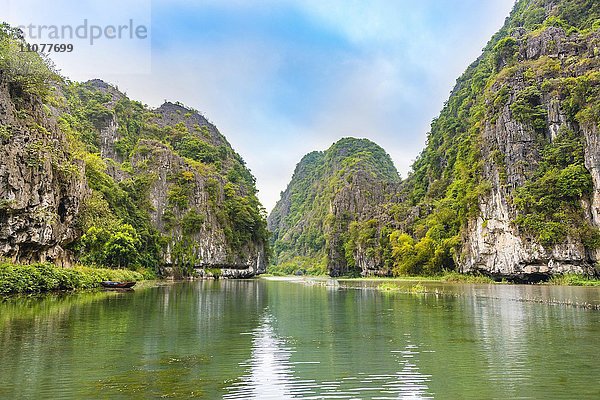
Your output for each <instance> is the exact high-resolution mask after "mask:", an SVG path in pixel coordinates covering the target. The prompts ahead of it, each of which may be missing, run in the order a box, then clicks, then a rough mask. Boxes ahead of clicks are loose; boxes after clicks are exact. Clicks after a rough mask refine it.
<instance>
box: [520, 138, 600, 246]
mask: <svg viewBox="0 0 600 400" xmlns="http://www.w3.org/2000/svg"><path fill="white" fill-rule="evenodd" d="M592 187H593V186H592V178H591V176H590V173H589V172H588V170H587V169H586V168H585V165H584V151H583V143H582V140H581V138H579V137H577V136H576V135H575V134H574V133H573V132H572V131H570V130H563V132H562V133H561V134H560V135H559V136H558V137H557V138H556V139H555V140H554V141H553V142H552V143H548V144H547V145H546V146H545V148H544V149H543V151H542V161H541V163H540V165H539V167H538V169H537V171H536V174H535V176H534V177H533V178H532V179H531V180H530V181H529V182H527V183H526V184H525V185H524V186H523V187H521V188H519V189H518V190H517V191H516V193H515V198H514V203H515V205H516V206H517V208H518V209H519V210H520V211H521V213H520V214H519V216H518V217H517V220H516V223H517V224H518V225H519V226H520V227H521V228H523V229H524V230H525V231H526V232H529V233H531V234H533V235H534V236H535V237H536V239H537V240H538V241H539V242H540V243H541V244H542V245H544V246H552V245H554V244H556V243H560V242H562V241H564V240H565V239H566V238H567V236H568V235H569V236H572V237H577V238H579V239H581V240H582V241H583V243H585V244H586V245H587V246H589V247H593V248H596V247H599V246H600V232H599V231H598V229H597V228H594V227H592V226H591V225H590V224H589V222H586V218H585V216H584V214H583V209H582V208H581V200H582V198H587V197H589V195H590V194H591V192H592Z"/></svg>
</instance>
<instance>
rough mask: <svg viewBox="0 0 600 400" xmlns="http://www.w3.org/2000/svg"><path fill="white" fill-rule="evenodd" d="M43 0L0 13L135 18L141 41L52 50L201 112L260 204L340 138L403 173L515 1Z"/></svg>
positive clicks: (8, 5) (71, 62)
mask: <svg viewBox="0 0 600 400" xmlns="http://www.w3.org/2000/svg"><path fill="white" fill-rule="evenodd" d="M46 1H47V0H0V19H3V20H8V21H9V22H11V23H13V24H22V25H27V24H30V23H34V24H36V26H41V25H52V24H54V25H65V24H70V25H72V26H74V27H75V26H79V25H81V24H83V21H84V20H87V21H88V25H93V24H95V25H97V26H99V27H101V28H102V29H104V28H106V27H107V26H109V25H110V26H112V25H115V26H118V25H120V24H123V25H125V24H128V22H129V21H130V20H131V21H132V22H133V23H132V25H131V26H133V27H134V28H135V26H138V25H143V26H145V27H147V28H148V29H147V30H148V33H147V35H146V37H143V38H140V37H137V38H136V37H129V36H127V35H126V34H125V35H123V36H122V37H121V38H108V37H102V38H98V39H97V40H95V42H94V43H93V44H92V45H90V43H89V39H90V38H89V37H87V38H85V39H78V38H74V39H73V38H68V40H62V42H63V43H69V42H72V43H74V50H73V52H71V53H62V54H58V53H55V54H52V55H51V58H52V59H53V60H54V62H55V63H56V65H57V67H58V68H59V69H60V70H61V73H62V74H63V75H65V76H67V77H68V78H70V79H72V80H77V81H85V80H88V79H92V78H101V79H103V80H105V81H108V82H110V83H113V84H115V85H117V86H118V88H119V89H120V90H121V91H123V92H125V93H127V94H128V95H129V96H130V97H131V98H133V99H135V100H139V101H141V102H143V103H145V104H148V105H149V106H150V107H158V106H159V105H160V104H162V103H163V102H164V101H165V100H168V101H173V102H175V101H180V102H182V103H184V104H185V105H187V106H190V107H193V108H195V109H197V110H200V111H201V112H202V113H203V114H204V115H205V116H206V117H207V118H208V119H209V120H210V121H211V122H213V123H214V124H215V125H216V126H217V127H218V128H219V130H220V131H221V133H222V134H224V135H225V136H226V137H227V139H228V140H229V142H230V143H231V144H232V146H233V148H234V149H235V150H236V151H237V152H238V153H240V154H241V155H242V157H243V158H244V160H245V161H246V163H247V166H248V167H249V168H250V170H251V171H252V173H253V174H254V176H255V177H256V180H257V187H258V189H259V194H258V195H259V198H260V200H261V202H262V203H263V205H264V206H265V208H266V209H267V210H270V209H272V207H273V206H274V205H275V202H276V201H277V200H278V199H279V196H280V192H281V191H283V190H284V189H285V188H286V185H287V184H288V182H289V180H290V178H291V176H292V173H293V171H294V168H295V166H296V164H297V163H298V161H299V160H300V159H301V158H302V156H303V155H305V154H306V153H308V152H310V151H313V150H325V149H327V148H328V147H329V146H330V145H331V144H332V143H334V142H335V141H337V140H339V139H340V138H342V137H348V136H353V137H364V138H368V139H371V140H373V141H374V142H376V143H377V144H379V145H380V146H382V147H383V148H384V149H385V150H386V151H387V152H388V153H389V154H390V156H391V157H392V159H393V160H394V163H395V165H396V167H397V168H398V170H399V172H400V174H401V176H403V177H406V176H407V174H408V172H409V171H410V166H411V164H412V162H413V161H414V160H415V158H416V157H417V156H418V154H419V153H420V151H421V150H422V149H423V147H424V146H425V142H426V137H427V132H428V130H429V126H430V123H431V121H432V119H433V118H435V117H436V116H437V115H438V114H439V112H440V110H441V108H442V107H443V104H444V102H445V101H446V100H447V98H448V96H449V93H450V91H451V89H452V87H453V86H454V82H455V81H456V79H457V78H458V77H459V75H460V74H461V73H462V72H463V71H464V70H465V69H466V67H467V66H468V65H469V64H470V63H471V62H473V61H474V60H475V59H476V58H477V57H478V56H479V54H480V53H481V49H482V48H483V47H484V46H485V44H486V43H487V41H488V40H489V39H490V37H491V36H492V35H493V34H494V33H495V32H496V31H497V30H498V29H499V28H500V27H501V25H502V23H503V21H504V19H505V17H506V16H508V14H509V12H510V10H511V8H512V5H513V3H514V0H371V1H367V0H197V1H191V0H154V1H150V0H128V1H126V2H125V1H122V0H119V1H116V0H102V1H98V0H92V1H84V2H71V1H67V0H54V1H53V2H52V4H53V6H52V7H48V6H47V2H46ZM131 30H132V31H133V30H134V29H131ZM111 32H112V31H111ZM125 33H127V30H125ZM46 35H48V33H47V32H46ZM89 36H91V34H90V35H89ZM62 39H64V38H62ZM46 41H48V40H46ZM55 41H56V40H55ZM57 42H61V41H60V40H58V41H57Z"/></svg>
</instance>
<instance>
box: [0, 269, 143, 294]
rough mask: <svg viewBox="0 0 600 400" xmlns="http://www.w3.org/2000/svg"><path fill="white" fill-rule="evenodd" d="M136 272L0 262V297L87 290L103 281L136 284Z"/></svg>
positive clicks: (137, 279)
mask: <svg viewBox="0 0 600 400" xmlns="http://www.w3.org/2000/svg"><path fill="white" fill-rule="evenodd" d="M143 279H144V275H143V274H142V273H140V272H136V271H128V270H118V269H100V268H89V267H81V266H78V267H74V268H62V267H58V266H56V265H53V264H50V263H39V264H30V265H17V264H11V263H6V262H4V263H0V295H8V294H17V293H41V292H48V291H54V290H75V289H91V288H95V287H99V286H100V283H101V282H103V281H111V280H112V281H139V280H143Z"/></svg>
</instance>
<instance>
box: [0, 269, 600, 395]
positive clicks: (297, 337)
mask: <svg viewBox="0 0 600 400" xmlns="http://www.w3.org/2000/svg"><path fill="white" fill-rule="evenodd" d="M359 285H360V286H367V285H366V284H365V283H359ZM425 285H428V284H425ZM343 286H344V285H342V287H338V286H333V285H330V286H318V285H314V286H305V285H301V284H297V283H290V282H274V281H263V280H251V281H216V282H215V281H208V282H189V283H179V284H174V285H168V286H161V287H155V288H148V289H145V290H139V291H135V292H131V293H121V294H106V293H82V294H78V295H70V296H47V297H41V298H37V299H31V298H19V299H11V300H9V301H4V302H2V303H0V328H1V329H0V347H1V350H2V351H1V352H0V399H4V398H6V399H13V398H25V399H39V398H42V399H56V398H111V399H121V398H122V399H129V398H161V397H164V398H206V399H215V398H227V399H250V398H254V399H265V398H273V399H286V398H306V399H329V398H339V399H344V398H378V399H430V398H440V399H513V398H523V399H524V398H536V399H537V398H540V399H546V398H565V399H570V398H577V399H597V398H600V381H599V380H598V379H597V377H598V375H599V374H600V365H599V364H598V362H597V360H598V358H599V357H600V346H598V345H599V344H600V343H599V342H598V338H600V312H598V311H595V310H590V309H585V308H579V307H571V306H564V305H560V304H569V301H571V300H574V299H575V300H576V301H577V302H581V303H587V304H600V291H598V290H597V289H596V290H595V291H593V290H589V289H587V288H552V287H539V286H535V287H532V286H489V285H441V284H437V283H436V284H432V287H435V288H437V289H439V290H438V294H436V295H428V294H414V293H413V294H405V293H382V292H379V291H377V290H367V289H368V288H366V287H363V288H362V290H356V289H349V288H344V287H343ZM440 293H443V294H440ZM532 300H533V301H532ZM544 302H548V303H550V304H555V305H547V304H545V303H544Z"/></svg>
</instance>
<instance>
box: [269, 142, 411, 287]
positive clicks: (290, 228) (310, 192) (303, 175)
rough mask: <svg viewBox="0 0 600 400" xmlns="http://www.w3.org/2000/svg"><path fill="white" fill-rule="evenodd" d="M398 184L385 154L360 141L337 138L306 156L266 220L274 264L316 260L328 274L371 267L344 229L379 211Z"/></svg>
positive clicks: (306, 265) (308, 264)
mask: <svg viewBox="0 0 600 400" xmlns="http://www.w3.org/2000/svg"><path fill="white" fill-rule="evenodd" d="M399 182H400V178H399V176H398V172H397V171H396V169H395V167H394V165H393V163H392V161H391V159H390V157H389V155H388V154H386V153H385V151H384V150H383V149H381V148H380V147H379V146H377V145H376V144H375V143H373V142H370V141H369V140H366V139H354V138H345V139H341V140H340V141H338V142H336V143H334V144H333V145H332V146H331V147H330V148H329V149H328V150H326V151H324V152H312V153H309V154H307V155H306V156H305V157H304V158H303V159H302V160H301V161H300V163H298V165H297V166H296V170H295V171H294V175H293V176H292V179H291V181H290V183H289V185H288V187H287V189H286V190H285V191H284V192H283V193H282V196H281V199H280V200H279V201H278V202H277V204H276V206H275V208H274V209H273V211H272V212H271V214H270V215H269V218H268V227H269V229H270V230H271V232H272V235H273V236H272V241H273V244H274V252H275V257H276V262H278V263H280V264H286V263H287V264H288V266H287V267H286V268H288V269H290V271H288V272H292V271H298V270H300V271H302V270H308V271H311V269H313V270H314V268H315V264H317V265H318V264H321V268H322V269H323V270H324V269H325V268H326V270H327V272H328V273H329V274H330V275H332V276H338V275H341V274H348V273H354V272H357V273H358V272H362V273H364V274H368V273H369V272H368V270H370V269H372V265H371V264H370V263H369V262H368V261H367V260H366V259H365V258H359V260H358V261H357V260H355V257H354V251H355V250H356V249H351V248H349V247H348V246H346V243H347V241H348V237H349V232H351V231H352V227H353V226H356V225H357V224H360V223H364V222H365V221H368V220H370V219H372V218H373V217H374V216H376V215H383V214H384V213H383V208H382V207H383V205H384V204H386V203H388V202H390V201H391V200H392V197H393V196H394V195H395V193H396V190H397V187H398V184H399ZM359 253H360V252H359ZM312 272H315V271H312Z"/></svg>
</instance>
